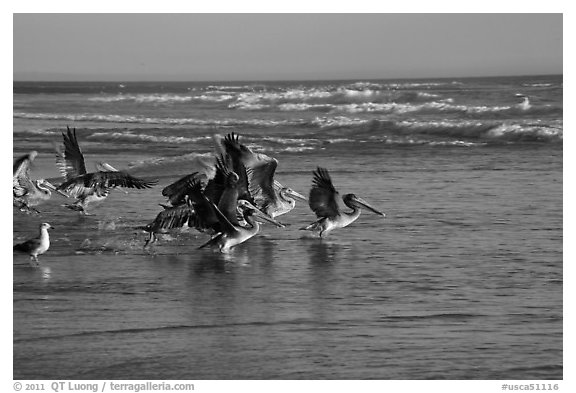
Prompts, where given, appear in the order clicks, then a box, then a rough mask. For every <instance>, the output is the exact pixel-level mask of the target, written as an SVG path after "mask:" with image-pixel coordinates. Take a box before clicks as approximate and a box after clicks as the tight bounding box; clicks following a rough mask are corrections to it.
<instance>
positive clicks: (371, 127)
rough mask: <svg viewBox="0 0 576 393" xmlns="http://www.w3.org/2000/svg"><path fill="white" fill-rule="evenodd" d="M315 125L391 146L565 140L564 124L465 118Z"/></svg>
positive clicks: (320, 121)
mask: <svg viewBox="0 0 576 393" xmlns="http://www.w3.org/2000/svg"><path fill="white" fill-rule="evenodd" d="M313 124H314V125H315V126H317V127H319V128H320V129H321V130H325V132H331V130H333V131H334V132H336V134H335V135H337V136H338V137H341V138H342V137H344V138H350V139H353V140H355V141H366V140H371V141H380V142H385V143H392V144H397V143H402V144H406V143H407V144H414V143H430V144H432V145H438V146H439V145H445V144H449V145H466V144H469V143H472V144H474V143H485V142H486V143H488V142H498V141H500V142H514V141H516V142H549V143H558V142H562V140H563V126H562V121H556V122H550V123H539V122H533V121H518V122H511V121H505V122H498V121H493V120H492V121H483V120H462V119H460V120H427V121H418V120H401V121H392V120H376V119H358V118H348V117H342V116H340V117H334V118H332V117H322V118H316V119H315V120H314V121H313ZM330 135H332V134H330ZM430 138H433V139H430ZM438 138H441V140H439V139H438Z"/></svg>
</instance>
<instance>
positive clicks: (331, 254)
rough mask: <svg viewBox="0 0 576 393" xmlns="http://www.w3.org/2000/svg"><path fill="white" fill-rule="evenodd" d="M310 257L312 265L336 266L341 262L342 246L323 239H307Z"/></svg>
mask: <svg viewBox="0 0 576 393" xmlns="http://www.w3.org/2000/svg"><path fill="white" fill-rule="evenodd" d="M307 241H309V245H308V256H309V258H310V263H312V264H321V265H322V264H323V265H326V264H334V263H337V262H338V261H339V255H340V252H341V251H342V246H341V245H340V244H338V243H333V242H331V241H327V240H323V239H307Z"/></svg>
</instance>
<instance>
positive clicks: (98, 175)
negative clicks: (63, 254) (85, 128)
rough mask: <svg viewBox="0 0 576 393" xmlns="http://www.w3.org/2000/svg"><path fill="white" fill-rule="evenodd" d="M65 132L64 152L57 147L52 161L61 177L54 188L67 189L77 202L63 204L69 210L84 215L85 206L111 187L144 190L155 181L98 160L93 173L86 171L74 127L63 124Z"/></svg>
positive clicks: (103, 196)
mask: <svg viewBox="0 0 576 393" xmlns="http://www.w3.org/2000/svg"><path fill="white" fill-rule="evenodd" d="M66 129H67V133H66V134H64V133H62V136H63V138H64V152H62V151H60V150H59V149H57V155H56V164H57V165H58V167H59V168H60V172H61V173H62V176H63V177H64V179H65V181H64V183H62V184H60V185H59V186H58V188H57V189H58V190H61V191H65V192H67V193H68V194H69V195H70V196H73V197H75V198H76V199H77V201H76V202H75V203H73V204H67V205H64V206H66V207H67V208H69V209H72V210H77V211H80V212H81V213H83V214H86V215H88V213H87V212H86V207H87V206H88V204H89V203H91V202H101V201H103V200H104V199H105V198H106V197H107V196H108V194H109V192H110V190H111V189H112V188H115V187H126V188H136V189H144V188H151V187H152V186H153V185H155V184H156V183H157V181H148V180H143V179H139V178H136V177H133V176H131V175H129V174H128V173H126V172H123V171H118V170H116V169H115V168H113V167H112V166H110V165H109V164H106V163H99V164H98V165H97V166H96V169H97V171H96V172H90V173H88V172H87V171H86V165H85V163H84V155H83V154H82V151H81V150H80V146H79V145H78V140H77V139H76V129H75V128H74V129H73V131H72V130H70V128H69V127H66Z"/></svg>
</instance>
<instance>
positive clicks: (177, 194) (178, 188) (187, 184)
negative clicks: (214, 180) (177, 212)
mask: <svg viewBox="0 0 576 393" xmlns="http://www.w3.org/2000/svg"><path fill="white" fill-rule="evenodd" d="M200 178H206V176H205V175H199V174H198V172H194V173H192V174H190V175H186V176H184V177H182V178H180V179H178V180H176V181H175V182H174V183H172V184H170V185H168V186H166V187H164V189H163V190H162V195H163V196H165V197H166V198H168V201H170V203H171V204H172V206H176V205H179V204H182V203H184V202H185V198H184V197H185V196H186V195H188V194H189V193H190V191H191V187H192V184H193V183H194V181H195V180H196V179H200Z"/></svg>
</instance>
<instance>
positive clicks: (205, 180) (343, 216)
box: [13, 127, 385, 262]
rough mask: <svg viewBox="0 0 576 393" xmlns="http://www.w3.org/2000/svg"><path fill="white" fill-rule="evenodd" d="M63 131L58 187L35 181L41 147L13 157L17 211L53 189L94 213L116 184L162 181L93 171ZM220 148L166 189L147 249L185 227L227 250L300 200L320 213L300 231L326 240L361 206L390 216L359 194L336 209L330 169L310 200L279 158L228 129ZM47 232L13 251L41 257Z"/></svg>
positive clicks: (318, 178)
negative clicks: (286, 181)
mask: <svg viewBox="0 0 576 393" xmlns="http://www.w3.org/2000/svg"><path fill="white" fill-rule="evenodd" d="M62 136H63V142H64V143H63V147H64V149H63V150H62V148H61V147H60V146H58V147H57V149H56V165H57V166H58V168H59V170H60V173H61V174H62V177H63V180H64V181H63V182H62V183H61V184H60V185H58V186H54V185H53V184H51V183H50V182H48V181H46V180H44V179H38V180H34V181H33V180H32V179H31V178H30V168H31V164H32V162H33V161H34V158H35V157H36V155H37V152H35V151H32V152H30V153H28V154H26V155H24V156H22V157H20V158H18V159H17V160H16V161H15V162H14V168H13V191H14V194H13V205H14V207H15V208H17V209H18V210H19V211H21V212H24V213H28V214H29V213H40V212H39V211H38V210H37V209H36V208H35V206H38V205H39V204H41V203H42V202H44V201H46V200H48V199H49V198H50V197H51V195H52V193H53V192H56V193H58V194H60V195H61V196H63V197H66V198H74V199H75V202H74V203H70V204H64V205H63V206H64V207H66V208H69V209H71V210H75V211H78V212H80V213H81V214H84V215H89V214H90V213H89V212H88V211H87V207H88V205H89V204H90V203H93V202H102V201H103V200H104V199H105V198H106V197H107V196H108V194H109V193H110V191H111V190H112V189H115V188H117V187H122V188H135V189H146V188H151V187H153V186H154V185H156V184H157V181H150V180H144V179H140V178H137V177H134V176H132V175H130V174H128V173H127V172H125V171H119V170H117V169H115V168H114V167H112V166H111V165H109V164H107V163H103V162H99V163H97V164H96V171H95V172H88V171H87V170H86V165H85V162H84V155H83V154H82V151H81V150H80V146H79V145H78V140H77V138H76V129H72V130H71V129H70V128H68V127H67V130H66V133H64V132H63V133H62ZM217 148H218V151H219V153H218V154H216V157H215V162H214V165H213V167H212V168H210V170H207V171H204V173H200V172H194V173H192V174H189V175H186V176H184V177H182V178H180V179H178V180H177V181H176V182H174V183H172V184H170V185H168V186H166V187H165V188H164V189H163V190H162V195H163V196H164V197H166V198H167V199H168V204H162V205H161V206H162V207H163V210H162V211H161V212H160V213H158V215H157V216H156V218H155V219H154V220H153V221H152V222H151V223H149V224H148V225H146V226H143V227H139V229H142V230H144V231H146V232H148V233H149V238H148V239H147V240H146V243H145V245H144V247H145V248H146V247H148V246H149V245H150V244H152V243H154V242H155V241H156V240H157V236H156V235H157V234H158V233H166V232H168V231H170V230H172V229H175V228H181V227H183V226H185V225H188V226H189V227H193V228H196V229H197V230H198V231H200V232H204V233H207V234H209V235H210V236H211V237H210V239H209V240H208V241H207V242H206V243H204V244H203V245H201V246H200V247H199V248H204V247H211V248H214V249H217V250H219V251H220V252H223V253H226V252H229V251H230V249H231V248H232V247H234V246H236V245H238V244H241V243H243V242H245V241H247V240H248V239H250V238H252V237H253V236H255V235H256V234H257V233H258V232H259V230H260V223H261V222H269V223H272V224H274V225H276V226H278V227H284V225H283V224H281V223H280V222H278V221H277V220H276V217H278V216H280V215H282V214H286V213H288V212H290V211H291V210H292V209H294V207H295V205H296V201H297V200H300V201H308V204H309V206H310V208H311V209H312V211H313V212H314V213H315V214H316V217H317V220H316V221H314V222H313V223H311V224H310V225H307V226H305V227H303V228H300V229H302V230H308V231H312V232H315V233H317V234H318V236H319V237H321V238H322V237H325V236H327V235H328V234H329V233H330V232H331V231H333V230H334V229H337V228H343V227H346V226H348V225H350V224H351V223H352V222H354V221H355V220H356V219H358V217H359V216H360V213H361V209H362V208H366V209H368V210H370V211H372V212H374V213H376V214H378V215H380V216H385V214H384V213H382V212H380V211H379V210H377V209H376V208H374V207H372V206H370V205H369V204H368V203H367V202H366V201H365V200H363V199H362V198H360V197H357V196H356V195H354V194H346V195H344V196H343V197H342V200H343V202H344V204H345V205H346V206H347V207H349V208H350V209H352V211H351V212H345V211H342V210H341V209H340V208H339V206H338V201H337V195H338V191H337V190H336V189H335V188H334V185H333V183H332V179H331V178H330V174H329V173H328V171H327V170H326V169H325V168H320V167H318V168H317V169H316V170H315V171H314V172H313V180H312V188H311V189H310V193H309V197H308V198H306V197H305V196H303V195H301V194H299V193H298V192H296V191H294V190H292V189H291V188H289V187H285V186H283V185H282V184H280V183H279V182H278V181H277V180H275V179H274V174H275V172H276V168H277V166H278V161H277V160H276V159H275V158H272V157H269V156H267V155H265V154H261V153H255V152H253V151H252V150H251V149H250V148H248V147H247V146H246V145H244V144H242V143H240V141H239V137H238V135H235V134H234V133H231V134H228V135H227V136H226V137H224V138H220V139H219V140H218V141H217ZM48 229H53V227H52V226H51V225H50V224H49V223H46V222H44V223H41V224H40V233H39V236H38V237H36V238H33V239H30V240H28V241H26V242H24V243H19V244H16V245H15V246H14V250H15V251H20V252H24V253H27V254H28V255H30V258H31V260H33V261H36V262H37V261H38V255H40V254H43V253H45V252H46V251H47V250H48V248H49V247H50V238H49V234H48Z"/></svg>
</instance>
